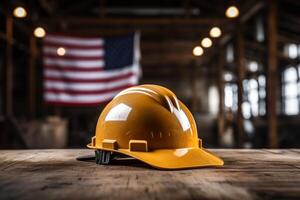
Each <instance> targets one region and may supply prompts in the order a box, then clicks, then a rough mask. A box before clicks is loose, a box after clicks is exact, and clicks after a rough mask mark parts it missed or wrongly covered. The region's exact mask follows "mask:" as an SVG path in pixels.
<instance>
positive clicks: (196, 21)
mask: <svg viewBox="0 0 300 200" xmlns="http://www.w3.org/2000/svg"><path fill="white" fill-rule="evenodd" d="M54 20H55V21H63V22H64V23H66V24H84V25H143V26H147V25H151V26H153V25H164V26H169V25H172V26H174V25H191V26H193V25H198V26H200V25H205V26H210V25H211V24H214V25H224V24H226V23H228V22H229V21H230V20H229V19H226V18H193V19H191V18H189V19H185V18H157V19H155V18H83V17H65V18H56V19H54ZM43 21H44V22H48V23H51V21H49V20H48V19H47V20H43Z"/></svg>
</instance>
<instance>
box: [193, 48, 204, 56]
mask: <svg viewBox="0 0 300 200" xmlns="http://www.w3.org/2000/svg"><path fill="white" fill-rule="evenodd" d="M203 53H204V51H203V49H202V47H200V46H196V47H194V49H193V54H194V56H202V55H203Z"/></svg>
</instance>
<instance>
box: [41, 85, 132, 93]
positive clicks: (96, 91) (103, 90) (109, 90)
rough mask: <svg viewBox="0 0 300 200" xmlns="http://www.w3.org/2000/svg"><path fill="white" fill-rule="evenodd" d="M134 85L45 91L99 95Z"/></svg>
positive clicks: (48, 91)
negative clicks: (98, 88)
mask: <svg viewBox="0 0 300 200" xmlns="http://www.w3.org/2000/svg"><path fill="white" fill-rule="evenodd" d="M131 86H134V84H126V85H122V86H118V87H114V88H109V89H101V90H93V91H78V90H66V89H46V88H45V93H50V92H51V93H58V94H59V93H66V94H70V95H76V94H95V95H99V94H103V93H109V92H115V91H118V90H123V89H126V88H128V87H131Z"/></svg>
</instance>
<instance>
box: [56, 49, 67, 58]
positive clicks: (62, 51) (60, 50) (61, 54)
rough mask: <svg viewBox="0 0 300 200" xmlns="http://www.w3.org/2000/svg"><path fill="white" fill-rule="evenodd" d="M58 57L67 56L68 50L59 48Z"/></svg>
mask: <svg viewBox="0 0 300 200" xmlns="http://www.w3.org/2000/svg"><path fill="white" fill-rule="evenodd" d="M56 53H57V55H59V56H64V55H65V54H66V49H65V48H63V47H59V48H58V49H57V51H56Z"/></svg>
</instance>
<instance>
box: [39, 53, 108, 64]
mask: <svg viewBox="0 0 300 200" xmlns="http://www.w3.org/2000/svg"><path fill="white" fill-rule="evenodd" d="M44 58H49V59H56V58H57V59H64V60H70V61H74V62H76V61H80V60H90V61H93V60H103V59H104V56H74V55H67V54H66V55H64V56H58V55H56V54H50V53H44Z"/></svg>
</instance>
